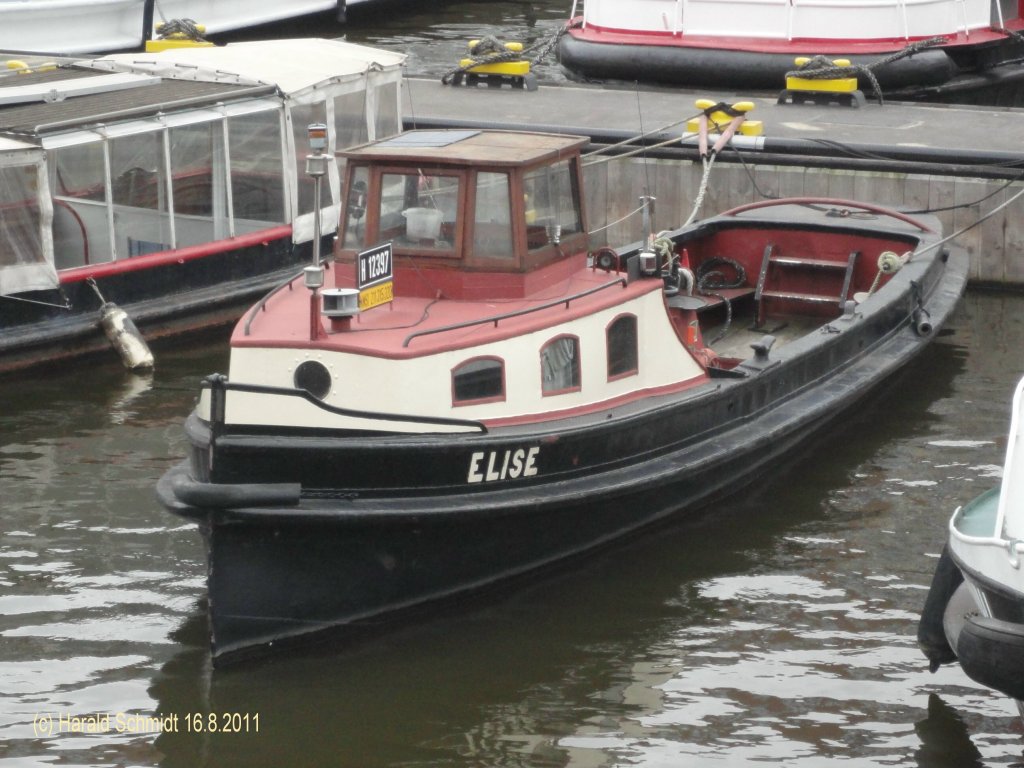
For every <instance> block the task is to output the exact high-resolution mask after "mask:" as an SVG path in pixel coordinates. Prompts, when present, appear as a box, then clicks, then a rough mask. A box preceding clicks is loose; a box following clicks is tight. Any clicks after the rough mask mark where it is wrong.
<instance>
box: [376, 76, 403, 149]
mask: <svg viewBox="0 0 1024 768" xmlns="http://www.w3.org/2000/svg"><path fill="white" fill-rule="evenodd" d="M376 95H377V113H376V114H375V115H374V121H373V129H374V139H376V140H378V141H379V140H380V139H386V138H388V137H389V136H394V135H395V134H397V133H398V132H399V131H401V130H402V126H401V122H400V120H399V118H398V83H383V84H382V85H378V86H377V94H376Z"/></svg>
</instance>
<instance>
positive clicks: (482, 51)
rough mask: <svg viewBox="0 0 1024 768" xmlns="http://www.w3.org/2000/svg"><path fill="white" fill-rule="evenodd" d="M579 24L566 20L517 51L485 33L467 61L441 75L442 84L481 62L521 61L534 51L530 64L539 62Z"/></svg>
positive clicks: (448, 82) (449, 81) (448, 83)
mask: <svg viewBox="0 0 1024 768" xmlns="http://www.w3.org/2000/svg"><path fill="white" fill-rule="evenodd" d="M577 26H580V22H572V21H568V22H566V23H565V24H563V25H562V26H561V27H559V28H558V29H557V30H556V31H555V34H553V35H552V36H551V37H550V38H548V39H547V40H546V41H542V42H539V43H537V44H536V45H532V46H530V47H529V48H523V49H522V50H519V51H510V50H508V49H507V48H506V47H505V46H504V45H503V44H502V43H501V41H499V40H498V39H497V38H496V37H494V36H493V35H487V36H485V37H482V38H480V41H479V42H478V43H477V44H476V45H474V46H473V47H472V48H471V49H470V51H469V63H468V64H464V65H461V66H458V67H455V68H454V69H450V70H448V71H447V72H445V73H444V75H442V76H441V83H442V85H451V84H452V81H453V80H454V78H455V77H456V75H462V74H465V73H466V72H469V70H471V69H473V68H474V67H479V66H481V65H482V64H502V63H504V62H507V61H521V60H523V59H525V58H526V57H527V56H528V55H529V54H531V53H533V52H534V51H536V52H537V53H536V55H535V56H534V57H533V58H532V59H530V60H529V61H530V63H531V64H539V63H540V62H541V61H543V60H544V58H545V57H546V56H547V55H548V54H550V53H551V51H552V50H554V47H555V46H556V45H558V41H559V40H561V39H562V36H563V35H564V34H566V33H567V32H568V31H569V30H570V29H572V28H573V27H577Z"/></svg>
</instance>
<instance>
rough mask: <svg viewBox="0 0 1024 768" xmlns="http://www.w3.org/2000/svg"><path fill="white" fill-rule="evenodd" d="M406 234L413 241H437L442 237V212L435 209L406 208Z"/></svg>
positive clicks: (403, 212) (404, 214)
mask: <svg viewBox="0 0 1024 768" xmlns="http://www.w3.org/2000/svg"><path fill="white" fill-rule="evenodd" d="M402 215H403V216H405V234H406V236H408V237H409V238H410V239H412V240H437V239H438V238H439V237H440V236H441V218H442V217H441V212H440V211H439V210H437V209H435V208H406V209H405V210H404V211H402Z"/></svg>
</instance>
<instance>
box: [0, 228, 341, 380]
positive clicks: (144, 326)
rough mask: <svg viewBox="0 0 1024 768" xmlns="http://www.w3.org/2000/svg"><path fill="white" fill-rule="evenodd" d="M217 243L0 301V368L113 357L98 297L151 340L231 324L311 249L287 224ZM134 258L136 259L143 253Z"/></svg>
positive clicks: (103, 268)
mask: <svg viewBox="0 0 1024 768" xmlns="http://www.w3.org/2000/svg"><path fill="white" fill-rule="evenodd" d="M325 242H326V241H325ZM218 245H222V246H223V247H211V248H210V249H209V252H208V253H206V254H204V255H202V256H200V257H198V258H191V259H174V258H163V255H161V256H160V257H158V258H155V259H151V260H150V261H152V262H153V263H152V265H151V266H144V267H142V268H133V267H135V265H133V264H130V263H129V264H125V263H124V262H117V263H115V264H102V265H97V266H96V268H95V271H94V273H95V276H94V277H93V280H94V282H95V286H96V288H95V289H94V288H93V287H92V286H91V285H90V284H89V283H88V282H87V281H86V280H85V279H75V280H64V281H63V282H62V283H61V286H60V288H59V289H56V290H46V291H34V292H30V293H27V294H25V295H24V296H22V297H20V298H21V299H22V300H14V299H9V300H7V301H0V327H2V328H3V329H4V333H3V335H2V336H0V374H5V373H10V372H13V371H20V370H26V369H30V368H35V367H40V366H52V365H55V364H59V363H62V362H65V361H67V360H70V359H74V358H80V357H84V356H88V355H96V354H108V355H112V354H113V352H112V350H111V346H110V341H109V340H108V339H107V338H106V337H105V336H104V334H103V331H102V330H101V328H100V326H99V319H100V306H101V304H102V301H101V300H100V295H102V296H103V299H105V300H106V301H109V302H113V303H115V304H117V305H118V306H119V307H120V308H121V309H123V310H124V311H125V312H126V313H127V314H128V316H129V317H130V318H132V320H133V321H134V323H135V325H136V326H137V327H138V329H139V331H140V332H142V334H143V335H144V337H145V338H146V339H147V340H150V341H152V340H155V339H161V338H165V337H168V336H176V335H181V334H185V333H190V332H195V331H200V330H206V329H209V328H213V327H218V326H225V325H229V324H231V323H234V322H235V321H237V320H238V318H239V317H240V316H241V315H242V313H243V312H244V311H245V309H246V308H247V307H249V306H250V305H251V304H252V302H253V301H254V300H255V299H256V298H258V297H260V296H262V295H263V294H265V293H266V292H267V291H269V290H270V289H271V288H273V287H275V286H277V285H280V284H281V283H282V282H284V281H286V280H287V279H289V278H291V277H293V276H294V275H295V273H296V272H297V271H298V270H299V269H300V268H301V265H303V264H305V263H306V262H307V261H308V260H309V258H310V253H311V245H310V244H308V243H306V244H304V245H301V246H296V245H294V244H293V243H292V238H291V228H290V227H280V228H278V229H277V230H275V231H268V232H267V233H265V234H264V235H262V236H258V237H255V238H251V237H245V238H236V239H235V240H232V241H224V242H223V243H222V244H218ZM135 259H137V260H138V262H139V263H140V264H141V263H142V262H143V261H144V260H146V259H147V257H145V256H143V257H135ZM119 267H120V268H119ZM77 271H81V270H77ZM97 290H98V291H99V295H98V294H97Z"/></svg>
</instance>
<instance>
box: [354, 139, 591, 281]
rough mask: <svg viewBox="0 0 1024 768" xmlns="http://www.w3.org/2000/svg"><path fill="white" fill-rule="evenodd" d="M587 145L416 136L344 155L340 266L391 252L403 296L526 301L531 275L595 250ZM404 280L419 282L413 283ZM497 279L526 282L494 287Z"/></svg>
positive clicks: (571, 141) (564, 141) (572, 141)
mask: <svg viewBox="0 0 1024 768" xmlns="http://www.w3.org/2000/svg"><path fill="white" fill-rule="evenodd" d="M585 143H586V139H584V138H581V137H574V136H552V135H546V134H527V133H514V132H500V133H488V132H480V131H414V132H410V133H406V134H403V135H401V136H397V137H394V138H392V139H387V140H385V141H382V142H377V143H375V144H371V145H366V146H363V147H358V148H356V149H353V150H350V151H348V152H343V153H342V156H343V157H344V158H345V160H346V167H347V189H348V193H347V204H346V205H345V207H344V209H343V211H342V216H341V226H340V235H339V238H338V252H337V258H338V260H339V261H341V262H347V263H351V262H352V261H353V260H354V258H355V255H356V254H357V253H358V252H360V251H363V250H365V249H366V248H369V247H371V246H373V245H376V244H378V243H382V242H391V244H392V248H393V251H394V257H395V267H396V280H395V291H396V293H405V294H406V295H427V294H424V293H423V292H424V291H429V289H430V285H431V280H430V279H427V278H426V276H428V275H429V276H432V278H433V279H436V280H441V281H443V285H442V286H440V287H442V288H444V289H445V290H447V291H448V292H449V293H451V294H452V297H453V298H467V297H469V296H470V295H473V296H480V295H483V294H481V291H488V290H489V291H495V292H496V293H497V295H501V296H509V297H512V296H522V295H524V291H525V287H526V285H527V281H526V280H525V279H524V276H525V275H526V274H528V273H530V272H533V271H535V270H538V269H539V268H542V267H544V266H546V265H549V264H552V263H554V262H557V261H560V260H562V259H565V258H567V257H569V256H570V255H573V254H583V253H585V251H586V248H587V227H586V221H585V215H584V211H583V205H582V202H581V196H582V180H581V173H580V161H579V151H580V148H581V147H582V146H583V145H584V144H585ZM401 272H406V273H409V276H408V278H407V279H403V277H402V276H400V273H401ZM497 273H500V274H504V275H506V276H509V275H511V276H517V277H513V278H511V279H507V280H504V281H499V280H496V279H488V275H496V274H497Z"/></svg>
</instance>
